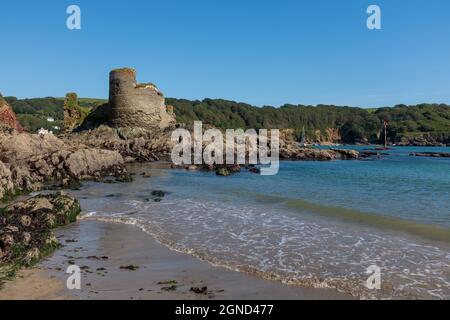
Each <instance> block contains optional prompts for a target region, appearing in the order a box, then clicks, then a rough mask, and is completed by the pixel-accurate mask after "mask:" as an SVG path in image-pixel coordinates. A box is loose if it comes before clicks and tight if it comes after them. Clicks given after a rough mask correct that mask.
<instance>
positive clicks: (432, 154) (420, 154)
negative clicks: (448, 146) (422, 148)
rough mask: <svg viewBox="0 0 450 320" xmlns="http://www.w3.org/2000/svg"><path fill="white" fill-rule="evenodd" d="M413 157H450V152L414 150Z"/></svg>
mask: <svg viewBox="0 0 450 320" xmlns="http://www.w3.org/2000/svg"><path fill="white" fill-rule="evenodd" d="M410 156H412V157H428V158H450V153H449V152H413V153H411V154H410Z"/></svg>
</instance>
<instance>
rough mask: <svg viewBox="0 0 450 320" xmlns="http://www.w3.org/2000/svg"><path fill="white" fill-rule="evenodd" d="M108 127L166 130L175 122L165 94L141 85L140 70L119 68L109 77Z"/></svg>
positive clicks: (149, 84) (152, 86)
mask: <svg viewBox="0 0 450 320" xmlns="http://www.w3.org/2000/svg"><path fill="white" fill-rule="evenodd" d="M107 109H108V124H109V125H110V126H111V127H113V128H123V127H129V128H133V127H138V128H146V129H164V128H167V127H169V126H171V125H172V124H174V123H175V117H174V115H173V113H172V112H168V110H167V108H166V105H165V99H164V95H163V94H162V93H161V92H160V91H159V90H158V88H157V87H156V86H155V85H154V84H151V83H137V82H136V71H135V70H134V69H130V68H122V69H115V70H113V71H111V72H110V74H109V102H108V108H107Z"/></svg>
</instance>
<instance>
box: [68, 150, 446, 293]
mask: <svg viewBox="0 0 450 320" xmlns="http://www.w3.org/2000/svg"><path fill="white" fill-rule="evenodd" d="M352 148H356V149H358V148H357V147H352ZM361 148H362V147H360V149H361ZM427 151H432V152H450V148H409V147H395V148H393V149H391V150H388V151H383V152H384V153H387V155H385V156H382V157H381V158H380V159H376V158H375V159H374V160H366V161H359V160H358V161H332V162H290V161H283V162H281V165H280V171H279V173H278V175H275V176H260V175H257V174H253V173H249V172H246V171H243V172H242V173H239V174H235V175H232V176H230V177H219V176H216V175H215V173H214V172H192V171H185V170H170V169H150V168H149V167H148V165H133V166H132V167H130V170H132V171H134V172H136V176H135V181H134V182H133V183H126V184H122V183H120V184H101V183H94V182H88V183H85V184H84V186H83V188H82V189H81V190H80V191H75V192H74V193H75V194H76V195H77V196H78V197H80V199H81V204H82V209H83V216H84V218H85V219H100V220H106V221H114V222H120V223H129V224H135V225H136V226H138V227H140V228H141V229H142V230H144V231H145V232H147V233H149V234H151V235H153V236H154V237H155V238H156V239H157V240H158V241H160V242H161V243H163V244H165V245H167V246H168V247H170V248H171V249H173V250H177V251H180V252H185V253H188V254H191V255H194V256H196V257H198V258H200V259H203V260H205V261H208V262H210V263H212V264H214V265H217V266H222V267H226V268H229V269H232V270H236V271H240V272H248V273H252V274H256V275H258V276H261V277H264V278H267V279H272V280H277V281H282V282H284V283H287V284H290V285H301V286H309V287H318V288H320V287H327V288H335V289H337V290H339V291H342V292H347V293H350V294H352V295H354V296H356V297H359V298H369V299H370V298H386V299H450V159H445V158H422V157H411V156H410V153H411V152H427ZM144 171H145V172H151V173H152V174H153V177H151V178H150V179H147V178H144V177H141V176H140V173H142V172H144ZM155 190H162V191H164V192H165V193H166V195H165V196H164V197H163V198H158V197H157V196H155V195H152V192H153V191H155ZM373 265H375V266H377V267H379V268H380V271H381V272H380V279H381V289H379V290H377V289H369V288H368V287H367V279H368V277H369V276H370V274H367V273H366V272H367V270H368V268H369V267H370V266H373Z"/></svg>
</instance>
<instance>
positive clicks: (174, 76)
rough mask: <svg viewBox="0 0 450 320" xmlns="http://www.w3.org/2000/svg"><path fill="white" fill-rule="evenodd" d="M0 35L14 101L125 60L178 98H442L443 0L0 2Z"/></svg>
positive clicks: (65, 88) (448, 14)
mask: <svg viewBox="0 0 450 320" xmlns="http://www.w3.org/2000/svg"><path fill="white" fill-rule="evenodd" d="M70 4H77V5H79V6H80V7H81V10H82V30H80V31H69V30H68V29H67V28H66V18H67V14H66V8H67V6H68V5H70ZM370 4H378V5H379V6H380V7H381V9H382V27H383V29H382V30H380V31H370V30H368V29H367V28H366V18H367V15H366V9H367V7H368V5H370ZM0 39H1V42H2V43H1V46H0V66H1V67H0V92H1V93H2V94H3V95H14V96H18V97H21V98H23V97H43V96H63V95H64V94H65V93H66V92H69V91H76V92H78V94H79V95H80V96H83V97H100V98H102V97H103V98H104V97H107V94H108V72H109V70H111V69H113V68H116V67H123V66H130V67H133V68H136V69H137V71H138V80H139V81H142V82H154V83H156V84H157V85H158V86H159V87H160V89H161V90H162V91H163V92H164V93H165V94H166V96H169V97H177V98H189V99H203V98H205V97H210V98H225V99H232V100H236V101H243V102H249V103H252V104H255V105H259V106H261V105H274V106H278V105H281V104H283V103H293V104H319V103H327V104H336V105H352V106H362V107H376V106H386V105H393V104H397V103H406V104H415V103H421V102H437V103H449V104H450V1H448V0H429V1H425V0H386V1H382V0H372V1H365V0H303V1H302V0H291V1H287V0H280V1H273V0H270V1H264V0H226V1H225V0H177V1H175V0H160V1H153V0H142V1H139V0H128V1H103V0H81V1H76V0H72V1H66V0H43V1H36V0H34V1H3V2H2V4H1V7H0Z"/></svg>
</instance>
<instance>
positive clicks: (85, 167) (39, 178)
mask: <svg viewBox="0 0 450 320" xmlns="http://www.w3.org/2000/svg"><path fill="white" fill-rule="evenodd" d="M123 164H124V159H123V157H122V156H121V155H120V154H119V153H118V152H117V151H110V150H103V149H99V148H91V147H88V146H86V145H84V144H79V145H77V144H74V143H71V144H66V143H64V142H63V141H62V140H60V139H58V138H57V137H55V136H54V135H53V134H45V135H35V134H28V133H17V132H0V173H1V178H0V199H2V198H4V197H5V196H8V195H14V194H15V193H22V192H29V191H36V190H40V189H42V188H43V187H44V186H45V185H47V184H48V185H53V186H58V187H64V186H68V185H70V184H72V183H74V182H77V181H80V180H84V179H96V178H100V177H102V176H105V175H115V176H121V175H123V174H124V172H125V169H124V168H123Z"/></svg>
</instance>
